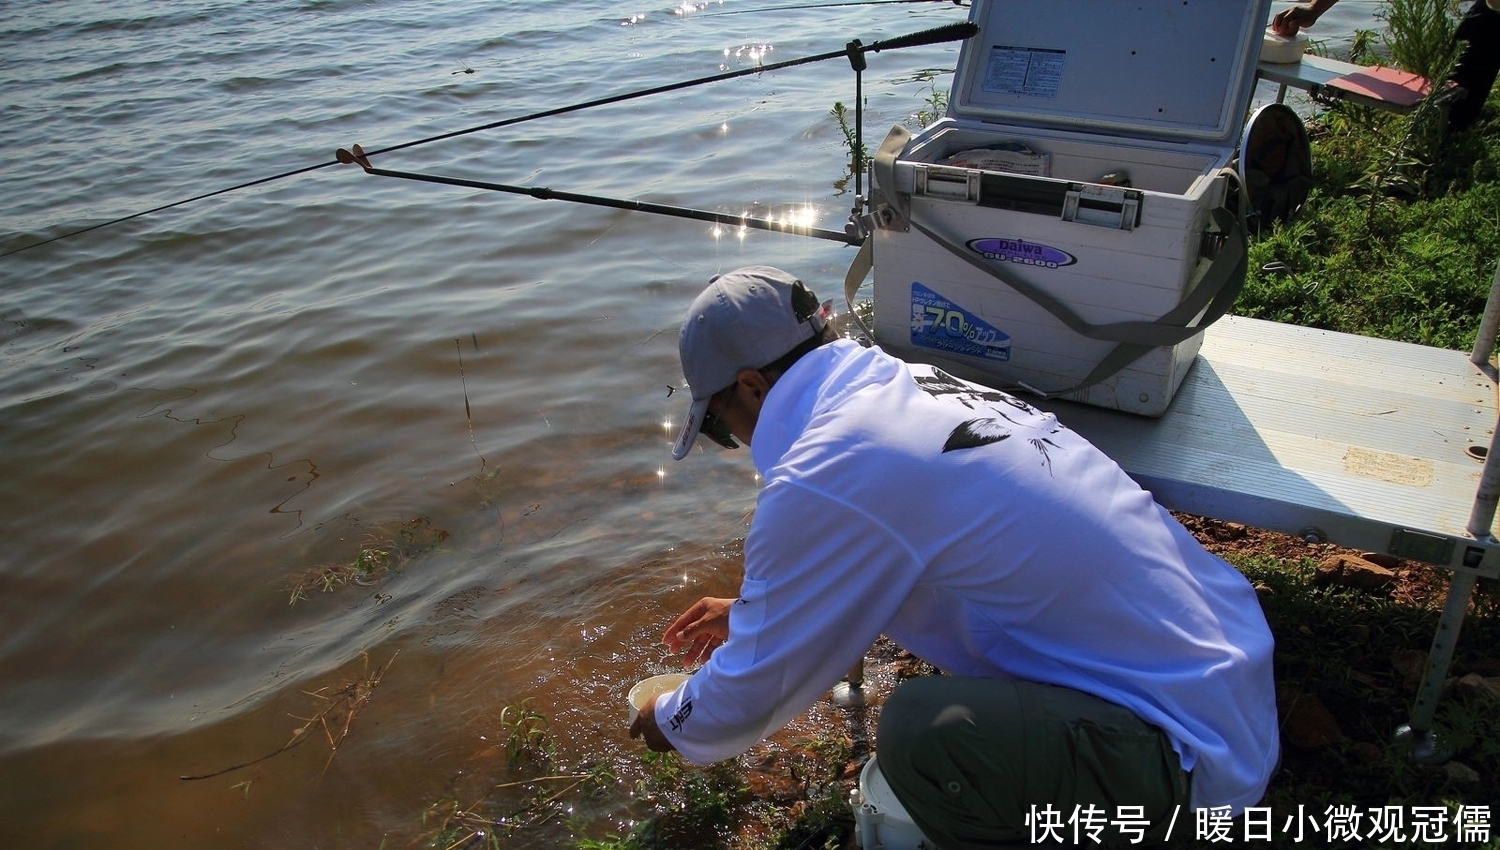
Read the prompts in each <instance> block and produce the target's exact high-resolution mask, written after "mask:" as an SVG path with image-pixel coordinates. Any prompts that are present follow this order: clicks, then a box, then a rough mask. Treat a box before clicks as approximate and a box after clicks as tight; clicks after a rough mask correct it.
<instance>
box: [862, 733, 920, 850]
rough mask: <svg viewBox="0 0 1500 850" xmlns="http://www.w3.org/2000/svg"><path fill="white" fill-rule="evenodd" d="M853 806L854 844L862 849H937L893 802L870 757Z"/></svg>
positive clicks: (900, 807)
mask: <svg viewBox="0 0 1500 850" xmlns="http://www.w3.org/2000/svg"><path fill="white" fill-rule="evenodd" d="M854 803H855V805H854V841H855V843H856V844H858V845H859V846H860V847H861V848H863V850H938V847H937V845H936V844H934V843H932V842H931V841H929V840H928V839H927V836H925V835H923V834H922V830H920V829H917V825H916V824H915V823H913V822H912V819H911V815H909V814H907V813H906V809H905V808H903V807H902V805H901V803H900V801H898V800H897V799H896V795H895V793H893V792H892V791H891V786H890V785H889V784H888V783H887V782H886V781H885V776H884V775H883V774H881V772H880V767H879V766H878V765H877V764H876V763H875V756H873V755H872V756H870V760H869V761H868V762H865V766H864V769H863V770H861V771H860V772H859V788H858V789H857V790H856V791H855V800H854Z"/></svg>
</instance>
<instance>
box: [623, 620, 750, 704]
mask: <svg viewBox="0 0 1500 850" xmlns="http://www.w3.org/2000/svg"><path fill="white" fill-rule="evenodd" d="M733 604H734V600H733V599H716V598H714V597H710V596H705V597H703V598H702V599H699V600H698V601H697V602H694V603H693V604H692V606H691V607H689V608H688V609H687V610H686V611H684V612H682V615H681V616H680V617H678V618H677V619H675V620H673V621H672V625H670V626H667V631H666V633H665V634H663V635H662V638H661V642H662V643H664V644H666V645H667V648H668V649H670V650H671V651H672V652H673V653H674V654H678V655H681V656H682V666H683V667H692V666H694V665H696V664H699V663H701V662H704V661H707V660H708V656H710V655H712V654H713V651H714V650H715V649H718V648H719V645H720V644H722V643H723V642H724V641H726V640H729V608H730V606H731V605H733ZM631 728H632V729H633V728H634V727H631Z"/></svg>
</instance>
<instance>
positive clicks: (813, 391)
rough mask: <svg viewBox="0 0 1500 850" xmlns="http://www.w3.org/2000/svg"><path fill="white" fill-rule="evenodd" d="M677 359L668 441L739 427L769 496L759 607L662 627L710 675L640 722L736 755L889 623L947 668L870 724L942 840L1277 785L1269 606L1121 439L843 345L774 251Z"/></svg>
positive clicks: (667, 743)
mask: <svg viewBox="0 0 1500 850" xmlns="http://www.w3.org/2000/svg"><path fill="white" fill-rule="evenodd" d="M679 351H680V354H681V358H682V369H683V373H684V375H685V376H686V377H687V382H688V385H689V387H690V388H691V395H692V405H691V408H690V410H689V413H688V417H687V421H686V423H685V424H684V428H683V431H682V433H681V436H680V437H679V438H678V440H677V444H676V447H675V449H674V456H675V457H676V458H677V459H679V460H680V459H682V458H683V457H684V456H686V455H687V454H688V452H689V451H690V450H691V449H692V448H693V445H694V443H695V441H696V439H697V437H698V435H699V434H700V433H701V434H706V435H708V436H709V437H710V438H711V439H712V440H714V441H715V442H717V443H719V444H720V445H723V446H725V447H727V448H734V447H735V446H736V440H738V441H739V442H742V443H744V444H745V445H746V446H749V447H750V457H751V460H752V461H753V462H754V464H755V468H756V470H757V471H758V472H759V473H760V475H761V477H762V478H763V479H764V481H765V486H764V488H763V489H762V490H761V493H760V495H759V497H758V500H757V503H756V510H755V516H754V519H753V520H752V522H751V527H750V531H749V534H748V535H747V537H746V539H745V563H744V577H743V581H742V584H741V587H740V596H739V598H737V599H713V598H705V599H702V600H699V601H698V602H697V603H694V604H693V605H692V606H691V607H689V608H688V610H687V611H685V612H684V613H683V614H682V615H681V616H679V617H678V618H677V619H676V620H675V621H673V622H672V624H671V625H670V626H668V627H667V630H666V634H665V636H664V642H665V643H666V645H667V646H668V647H669V648H670V649H671V650H672V651H673V652H675V653H679V654H681V655H682V656H683V659H684V663H685V664H687V665H688V666H692V665H694V664H696V663H699V662H704V664H703V667H702V669H701V670H699V671H698V672H697V673H696V674H695V675H693V676H692V677H691V678H690V679H688V681H687V682H686V683H684V684H683V685H681V686H679V687H678V688H677V689H676V690H674V691H672V692H670V693H667V694H663V695H661V696H660V697H658V698H657V699H656V700H654V701H648V702H647V704H646V705H645V706H644V707H643V708H642V709H641V711H640V714H639V716H638V717H637V718H636V720H635V721H634V722H633V723H632V724H631V726H630V736H631V737H632V738H635V737H641V738H644V739H645V742H646V745H647V746H649V747H650V748H651V749H653V750H658V751H666V750H674V749H675V750H677V751H678V752H680V753H681V754H682V755H683V756H684V757H685V758H687V759H688V760H689V761H692V762H695V763H700V764H702V763H709V762H713V761H718V760H721V759H725V758H730V757H733V756H736V755H738V754H740V753H742V752H744V751H745V750H746V749H748V748H749V747H751V746H753V745H754V744H755V743H757V742H758V741H760V740H761V739H763V738H764V737H766V736H767V735H769V734H771V733H773V732H775V731H776V730H778V729H780V728H781V727H782V726H784V725H785V724H786V723H788V722H789V721H791V720H792V719H793V718H795V717H796V716H797V715H799V714H800V713H802V712H803V711H804V710H806V709H807V708H808V707H809V706H811V705H812V704H813V703H814V702H815V701H816V700H817V699H818V698H819V697H821V696H822V695H823V694H825V693H826V692H827V691H828V690H829V689H830V688H831V687H832V686H833V685H834V684H835V683H836V682H838V680H839V679H840V677H841V676H842V675H843V673H844V672H845V671H847V670H848V669H849V668H850V667H851V666H852V665H853V664H854V663H855V662H857V661H858V660H859V659H860V658H861V657H862V656H863V654H864V652H865V651H866V650H867V649H868V648H869V647H870V645H871V644H872V643H873V642H874V641H875V640H876V638H877V637H879V636H880V635H882V634H884V635H887V636H888V637H890V638H891V639H893V640H895V641H896V642H897V643H899V644H901V645H902V646H903V647H905V648H906V649H908V650H910V651H911V652H912V653H913V654H915V655H917V656H918V657H920V658H922V659H924V660H925V661H927V662H929V663H931V664H933V665H935V666H936V667H938V668H940V669H941V670H943V671H944V672H945V674H947V675H940V676H927V677H921V678H917V679H910V680H907V681H906V682H904V683H902V684H901V685H900V686H898V687H897V688H896V689H895V691H894V692H893V693H892V694H891V696H890V698H889V699H888V700H887V702H886V703H885V705H884V706H883V707H882V710H881V714H880V721H879V725H878V729H877V732H876V740H875V750H876V756H877V760H878V766H879V768H880V770H881V772H882V773H883V774H884V777H885V779H886V782H887V783H888V784H889V785H890V788H891V791H892V792H893V793H894V794H895V796H896V798H897V799H898V800H899V801H900V802H901V804H902V806H904V807H905V808H906V810H907V812H908V813H909V814H910V816H911V818H912V821H913V822H914V823H915V824H916V826H917V827H918V828H919V829H920V830H921V831H922V833H923V834H924V835H925V836H926V837H927V838H928V839H929V843H931V844H934V845H936V846H937V847H938V848H941V850H963V848H975V847H995V846H1000V845H1004V844H1008V843H1026V842H1027V840H1028V836H1030V835H1032V834H1033V833H1032V832H1031V829H1030V827H1031V824H1030V823H1029V821H1028V816H1029V815H1030V814H1031V813H1033V812H1035V811H1037V810H1038V809H1041V808H1042V807H1044V806H1045V807H1050V809H1051V810H1054V811H1061V812H1064V813H1066V812H1072V811H1076V810H1078V809H1079V808H1086V807H1088V806H1095V807H1098V808H1099V809H1100V810H1102V812H1104V813H1105V817H1106V818H1111V819H1112V818H1114V817H1115V815H1116V813H1117V812H1121V811H1128V812H1131V813H1133V814H1136V815H1137V818H1136V820H1137V821H1144V822H1146V823H1148V824H1149V828H1147V829H1146V830H1145V833H1144V837H1145V839H1146V840H1145V842H1144V843H1145V844H1150V843H1152V842H1153V841H1156V842H1159V841H1160V840H1161V839H1162V838H1164V837H1165V835H1166V831H1167V829H1168V824H1169V822H1170V821H1172V820H1174V813H1180V814H1181V816H1180V817H1177V818H1175V819H1176V820H1177V821H1178V828H1177V829H1176V830H1175V831H1174V833H1173V834H1174V837H1175V836H1180V835H1181V833H1182V832H1183V829H1182V826H1183V822H1190V818H1189V817H1188V809H1189V807H1195V808H1205V807H1211V808H1214V809H1218V810H1221V811H1222V810H1226V809H1227V810H1228V811H1229V812H1230V813H1231V814H1232V815H1233V814H1238V813H1240V812H1241V811H1243V810H1244V809H1245V808H1246V807H1249V806H1254V805H1255V804H1256V803H1257V802H1258V801H1259V800H1260V798H1261V796H1262V794H1263V793H1264V792H1265V789H1266V785H1267V783H1268V782H1269V780H1270V777H1271V773H1272V771H1273V769H1274V767H1275V765H1276V762H1277V758H1278V755H1279V738H1278V731H1277V720H1276V705H1275V694H1274V683H1273V680H1272V675H1271V651H1272V639H1271V634H1270V630H1269V628H1268V627H1267V625H1266V621H1265V617H1264V616H1263V615H1262V613H1261V608H1260V604H1259V602H1258V600H1257V599H1256V596H1255V593H1254V591H1253V590H1252V589H1251V587H1250V584H1249V582H1248V581H1246V580H1245V578H1244V577H1243V576H1241V575H1240V574H1239V573H1238V572H1237V571H1235V570H1234V568H1232V567H1231V566H1229V565H1228V564H1227V563H1225V562H1224V561H1222V560H1220V559H1219V558H1218V557H1216V556H1214V555H1212V554H1210V553H1209V552H1208V551H1206V550H1205V549H1203V547H1202V546H1201V545H1199V543H1198V542H1197V541H1196V540H1195V539H1194V538H1193V537H1192V536H1191V535H1190V534H1189V533H1188V531H1187V530H1186V529H1185V528H1183V527H1182V526H1181V524H1179V523H1178V522H1177V521H1176V520H1175V519H1174V518H1173V517H1172V516H1171V515H1170V514H1169V513H1167V511H1166V510H1165V509H1164V508H1163V507H1161V506H1160V505H1158V504H1157V503H1156V502H1155V501H1154V500H1153V499H1152V497H1151V495H1150V494H1149V493H1148V492H1146V491H1145V490H1142V489H1141V488H1140V487H1139V486H1138V485H1137V484H1136V483H1135V482H1134V481H1133V480H1132V479H1130V478H1129V477H1128V476H1127V475H1126V474H1125V473H1124V472H1123V471H1122V470H1121V469H1120V468H1119V466H1117V465H1116V464H1115V463H1114V462H1113V461H1112V460H1110V459H1109V458H1108V457H1106V456H1105V455H1104V454H1103V453H1102V452H1100V451H1099V450H1098V449H1096V448H1094V447H1093V446H1092V445H1090V444H1089V443H1088V442H1087V441H1085V440H1084V439H1083V438H1082V437H1080V436H1079V435H1077V434H1075V433H1074V432H1072V431H1070V430H1068V429H1067V428H1066V427H1064V426H1063V425H1062V424H1061V423H1059V422H1058V420H1057V418H1056V417H1055V416H1053V415H1051V414H1048V413H1043V412H1041V411H1039V410H1037V409H1035V408H1033V407H1032V406H1031V405H1029V404H1027V403H1026V402H1024V401H1021V400H1020V399H1017V398H1015V397H1013V396H1010V395H1008V394H1006V393H1003V392H999V391H996V390H992V389H988V388H985V387H981V386H978V385H975V384H971V383H967V382H965V381H961V380H958V379H956V378H954V377H952V376H949V375H947V374H945V373H944V372H942V371H941V370H939V369H936V368H934V367H932V366H925V365H920V364H908V363H906V362H904V361H902V360H899V359H897V358H894V357H891V356H890V355H887V354H885V353H884V352H882V351H881V350H880V349H879V348H878V347H877V348H865V347H862V346H860V345H859V344H857V343H855V342H853V341H851V340H844V339H837V338H836V337H835V335H834V334H833V332H832V330H831V329H830V328H829V327H828V323H827V321H826V316H825V315H824V313H823V311H822V310H821V309H820V305H819V303H818V300H817V297H816V296H815V295H814V294H813V293H812V292H811V291H809V289H808V288H807V287H806V286H804V285H803V283H802V282H801V281H799V280H797V279H796V278H794V277H793V276H791V275H789V274H787V273H786V272H784V271H781V270H779V269H775V268H771V267H768V266H753V267H749V268H743V269H739V270H737V271H733V272H730V273H728V274H724V275H720V276H718V277H716V278H714V279H713V280H712V281H711V282H710V283H709V285H708V288H707V289H705V290H704V291H703V292H702V294H700V295H699V296H698V298H697V299H696V300H695V301H694V302H693V305H692V309H691V310H689V312H688V315H687V318H686V320H685V321H684V322H683V324H682V331H681V336H680V338H679ZM1134 837H1136V838H1139V837H1140V836H1139V835H1136V836H1134ZM1104 838H1105V839H1106V843H1107V844H1109V843H1119V844H1122V845H1123V844H1129V843H1131V842H1130V841H1129V839H1128V837H1127V836H1125V835H1122V834H1118V833H1117V834H1111V831H1110V830H1108V829H1107V830H1106V831H1105V835H1104ZM1135 846H1142V845H1141V844H1135Z"/></svg>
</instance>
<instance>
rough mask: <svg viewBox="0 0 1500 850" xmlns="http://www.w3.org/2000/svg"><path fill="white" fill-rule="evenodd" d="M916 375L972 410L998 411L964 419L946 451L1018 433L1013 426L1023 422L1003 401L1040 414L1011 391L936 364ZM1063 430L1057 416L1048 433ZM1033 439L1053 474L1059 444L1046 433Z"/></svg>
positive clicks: (934, 391)
mask: <svg viewBox="0 0 1500 850" xmlns="http://www.w3.org/2000/svg"><path fill="white" fill-rule="evenodd" d="M913 377H914V378H915V379H916V382H917V386H918V387H920V388H921V389H922V390H923V391H924V392H926V393H927V394H928V395H930V396H932V397H933V398H942V397H944V396H950V397H952V398H953V400H955V401H957V402H958V403H960V404H962V405H963V406H964V407H967V408H969V409H971V410H974V411H976V412H984V413H992V414H995V415H994V416H976V417H974V418H973V419H967V420H965V421H963V422H960V423H959V424H958V425H957V426H956V427H955V428H954V429H953V430H952V431H951V432H949V434H948V439H947V441H946V442H944V443H943V452H944V453H947V452H952V451H959V450H961V449H976V448H979V447H981V446H988V445H991V444H993V443H998V442H1000V441H1001V440H1007V439H1009V438H1010V437H1012V436H1014V433H1015V432H1014V430H1013V428H1012V426H1013V425H1018V424H1019V423H1017V422H1016V420H1014V419H1012V418H1011V417H1010V416H1008V415H1006V412H1005V410H1004V408H1002V407H1000V405H1001V404H1004V405H1008V406H1009V407H1011V408H1013V409H1014V410H1016V411H1021V412H1023V413H1026V414H1029V415H1031V416H1036V415H1037V414H1038V411H1037V409H1036V408H1034V407H1032V406H1031V405H1029V404H1027V403H1026V402H1024V401H1022V400H1020V399H1018V398H1016V397H1015V396H1013V395H1011V394H1010V393H1005V392H1001V391H1000V390H995V389H989V388H987V387H981V386H979V385H977V384H971V383H969V382H968V381H962V380H959V379H958V378H955V377H953V376H952V375H949V374H948V373H947V372H944V371H943V370H941V369H938V368H932V374H931V375H930V376H927V375H922V374H920V373H916V372H914V373H913ZM1061 430H1063V426H1062V425H1061V424H1059V423H1058V422H1057V420H1055V419H1054V420H1052V430H1051V431H1049V432H1048V433H1049V434H1056V433H1057V432H1059V431H1061ZM1030 442H1031V445H1032V447H1034V448H1035V449H1036V450H1037V453H1038V454H1039V455H1040V456H1041V461H1042V464H1043V465H1044V466H1046V467H1047V471H1048V473H1049V474H1050V473H1051V471H1052V456H1051V455H1050V454H1049V451H1050V450H1051V449H1056V448H1059V446H1058V445H1057V444H1056V443H1054V442H1052V441H1051V440H1049V439H1047V438H1046V437H1032V438H1031V439H1030Z"/></svg>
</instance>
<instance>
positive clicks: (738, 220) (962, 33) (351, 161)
mask: <svg viewBox="0 0 1500 850" xmlns="http://www.w3.org/2000/svg"><path fill="white" fill-rule="evenodd" d="M978 32H979V27H978V26H977V25H975V24H974V23H972V22H967V21H966V22H963V23H958V24H949V25H947V26H941V27H935V28H933V29H930V30H922V31H921V32H915V33H911V34H910V35H904V36H899V37H897V38H892V39H887V40H885V41H877V42H874V43H873V44H869V45H865V44H861V43H860V41H859V39H854V40H853V41H851V42H849V43H848V44H847V45H845V47H844V49H843V50H837V51H831V52H828V53H821V54H818V55H816V56H808V57H804V58H802V59H793V60H790V61H788V62H781V63H777V64H775V65H767V66H764V67H762V68H753V69H746V70H742V71H732V72H729V73H728V74H719V75H715V76H714V77H705V78H702V79H701V80H698V81H693V82H692V83H689V84H691V85H696V84H698V83H700V82H710V81H713V80H717V79H726V78H728V77H731V76H741V75H743V74H746V73H758V72H760V71H762V70H771V69H773V68H784V67H788V66H791V65H801V64H806V63H808V62H821V61H824V60H827V59H834V58H838V57H845V58H847V59H848V60H849V63H850V65H851V66H852V67H853V69H854V72H855V77H856V80H858V79H859V77H860V75H861V72H863V71H864V70H865V54H867V53H878V52H880V51H882V50H897V49H901V48H905V47H917V46H921V45H927V44H939V43H942V42H946V41H962V40H964V39H967V38H971V37H973V36H974V35H975V34H976V33H978ZM677 87H680V86H667V87H661V88H659V89H657V90H656V91H670V90H672V89H673V88H677ZM634 96H639V94H637V95H634ZM861 96H862V95H861V94H858V93H857V95H856V97H857V98H858V97H861ZM562 109H570V107H563V108H562ZM557 111H558V110H553V113H554V114H555V113H556V112H557ZM855 114H856V116H858V115H859V104H858V103H857V102H856V104H855ZM855 124H856V138H855V144H854V165H853V168H854V172H855V175H856V181H857V180H858V175H859V172H860V171H861V170H862V169H861V166H860V157H861V150H860V147H861V146H862V144H863V139H862V137H861V135H860V133H861V131H860V130H859V129H858V125H859V124H860V119H859V118H858V117H856V119H855ZM491 126H493V125H491ZM449 135H452V134H449ZM406 147H410V145H406ZM392 150H396V148H384V149H382V150H378V151H368V152H367V151H365V150H364V148H363V147H361V146H360V145H358V144H356V145H352V146H351V149H350V150H345V149H344V148H339V149H338V151H337V152H335V155H334V159H335V160H336V161H338V162H340V163H344V164H346V165H358V166H359V167H360V168H362V169H364V171H365V173H366V174H369V175H372V176H375V177H394V178H398V179H402V180H415V181H419V182H424V183H437V184H441V185H447V186H461V187H465V188H470V189H486V190H490V191H497V192H508V193H511V194H516V195H527V196H530V197H533V198H537V199H540V200H559V201H571V202H573V203H580V204H589V205H592V206H602V207H612V208H615V209H624V210H631V211H634V212H645V213H652V214H655V215H667V216H675V217H677V218H687V219H693V220H696V221H708V222H713V223H716V224H727V225H736V226H740V227H751V228H756V229H759V230H769V231H774V232H778V233H794V234H797V235H801V236H811V237H814V238H817V239H827V240H830V241H833V242H842V243H843V244H845V245H856V246H857V245H859V244H861V243H862V242H863V241H864V234H863V232H862V231H861V229H860V228H859V226H858V225H857V224H856V223H855V222H854V221H853V219H852V217H851V221H850V224H849V225H848V226H847V227H846V228H845V229H844V230H842V231H839V230H824V229H821V228H816V227H806V226H803V225H794V224H788V223H786V222H780V221H775V220H772V219H763V218H754V217H751V216H745V215H731V214H728V213H718V212H711V211H708V210H698V209H691V208H688V207H677V206H670V205H666V204H655V203H649V202H646V201H632V200H627V199H624V198H609V197H604V196H600V195H585V194H580V193H577V192H563V191H558V190H554V189H551V188H548V187H545V186H514V185H510V184H506V183H493V182H489V181H484V180H470V179H467V178H461V177H445V176H442V175H437V174H419V173H415V172H410V171H395V170H392V169H386V168H376V167H374V166H373V165H371V164H370V157H372V156H375V155H376V154H381V153H389V152H390V151H392ZM859 193H860V190H859V189H858V188H856V191H855V194H856V195H858V194H859ZM857 203H858V202H857V201H856V204H857Z"/></svg>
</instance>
